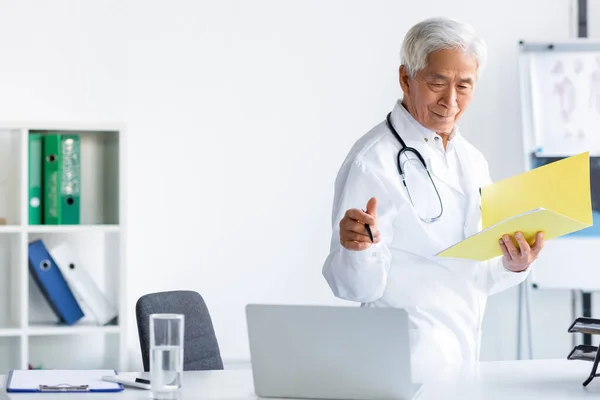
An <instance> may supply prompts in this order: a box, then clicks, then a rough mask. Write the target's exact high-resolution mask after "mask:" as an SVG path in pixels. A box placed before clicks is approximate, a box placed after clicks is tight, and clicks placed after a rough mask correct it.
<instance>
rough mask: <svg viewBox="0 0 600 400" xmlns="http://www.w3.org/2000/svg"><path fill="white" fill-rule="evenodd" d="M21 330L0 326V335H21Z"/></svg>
mask: <svg viewBox="0 0 600 400" xmlns="http://www.w3.org/2000/svg"><path fill="white" fill-rule="evenodd" d="M21 332H22V331H21V329H19V328H10V327H0V337H11V336H20V335H21Z"/></svg>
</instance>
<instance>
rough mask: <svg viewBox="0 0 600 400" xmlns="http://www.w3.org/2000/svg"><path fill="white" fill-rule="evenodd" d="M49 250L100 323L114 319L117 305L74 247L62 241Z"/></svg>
mask: <svg viewBox="0 0 600 400" xmlns="http://www.w3.org/2000/svg"><path fill="white" fill-rule="evenodd" d="M49 251H50V254H52V258H53V259H54V261H55V262H56V264H57V265H58V268H59V269H60V272H62V274H63V276H64V277H65V279H66V280H67V283H68V284H69V287H70V288H71V290H72V291H73V294H74V296H75V298H76V299H77V301H80V302H82V303H83V304H85V306H86V307H87V308H88V309H89V310H90V312H91V313H92V314H94V317H95V319H96V320H97V321H98V323H99V324H100V325H106V324H107V323H109V322H110V321H111V320H113V319H114V318H115V317H116V316H117V314H118V311H117V309H116V307H115V306H114V305H113V304H112V303H111V302H110V301H109V300H108V298H107V297H106V295H105V294H104V293H102V291H101V290H100V288H99V287H98V285H97V284H96V282H94V279H93V278H92V277H91V276H90V274H89V273H88V272H87V271H86V270H85V266H84V265H83V263H82V262H81V261H80V260H79V258H78V256H77V254H76V252H75V251H74V249H73V248H72V247H71V246H70V245H69V244H68V243H66V242H62V243H60V244H57V245H55V246H52V247H50V249H49Z"/></svg>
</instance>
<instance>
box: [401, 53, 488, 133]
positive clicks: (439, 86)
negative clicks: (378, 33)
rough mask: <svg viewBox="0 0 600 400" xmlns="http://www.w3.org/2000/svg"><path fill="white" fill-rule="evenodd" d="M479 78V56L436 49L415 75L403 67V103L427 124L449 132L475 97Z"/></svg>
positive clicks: (428, 126) (437, 130) (430, 127)
mask: <svg viewBox="0 0 600 400" xmlns="http://www.w3.org/2000/svg"><path fill="white" fill-rule="evenodd" d="M476 78H477V61H476V59H475V57H472V56H469V55H466V54H465V53H463V52H462V51H460V50H439V51H436V52H434V53H431V54H430V55H429V58H428V62H427V67H425V68H424V69H423V70H421V71H419V72H418V73H417V75H416V76H415V78H414V79H411V78H410V77H409V76H408V73H407V71H406V69H405V68H404V66H401V67H400V85H401V87H402V90H403V91H404V99H403V104H404V106H405V107H406V108H407V109H408V111H409V112H410V113H411V115H412V116H413V117H414V118H415V119H416V120H417V121H418V122H419V123H420V124H421V125H423V126H424V127H426V128H428V129H430V130H432V131H434V132H437V133H439V134H449V133H450V132H451V131H452V129H453V128H454V124H455V123H456V121H458V118H459V117H460V116H461V115H462V113H463V112H464V111H465V110H466V108H467V106H468V105H469V102H470V101H471V97H472V95H473V89H474V87H475V81H476Z"/></svg>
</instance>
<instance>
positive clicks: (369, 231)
mask: <svg viewBox="0 0 600 400" xmlns="http://www.w3.org/2000/svg"><path fill="white" fill-rule="evenodd" d="M365 228H366V229H367V233H368V234H369V239H371V243H373V233H371V227H370V226H369V224H365Z"/></svg>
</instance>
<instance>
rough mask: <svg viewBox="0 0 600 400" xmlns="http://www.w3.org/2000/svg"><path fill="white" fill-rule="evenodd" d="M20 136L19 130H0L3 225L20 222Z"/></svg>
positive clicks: (0, 193) (0, 214) (1, 211)
mask: <svg viewBox="0 0 600 400" xmlns="http://www.w3.org/2000/svg"><path fill="white" fill-rule="evenodd" d="M21 134H22V131H21V130H20V129H14V130H10V129H0V218H1V219H3V225H6V224H8V225H18V224H19V223H20V222H21V218H20V215H21V209H20V207H19V204H20V196H19V194H20V193H21V192H20V188H21V175H20V172H21V168H20V166H21V154H22V153H21Z"/></svg>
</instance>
